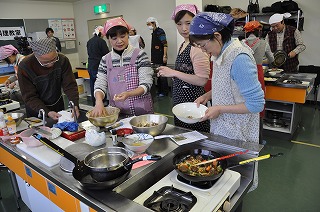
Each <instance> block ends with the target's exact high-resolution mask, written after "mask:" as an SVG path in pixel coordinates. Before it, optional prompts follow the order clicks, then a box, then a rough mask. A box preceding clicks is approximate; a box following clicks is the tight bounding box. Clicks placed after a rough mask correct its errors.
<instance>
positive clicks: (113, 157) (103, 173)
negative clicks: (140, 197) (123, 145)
mask: <svg viewBox="0 0 320 212" xmlns="http://www.w3.org/2000/svg"><path fill="white" fill-rule="evenodd" d="M33 136H34V137H35V138H36V139H38V140H39V141H41V142H42V143H44V144H45V145H46V146H48V147H49V148H51V149H53V150H54V151H55V152H57V153H58V154H60V155H62V156H63V157H65V158H67V159H69V160H70V161H71V162H73V163H74V164H75V167H74V169H73V171H72V175H73V177H74V178H75V179H76V180H78V181H79V183H80V184H81V185H83V186H86V187H92V188H97V187H99V186H100V187H104V188H106V187H112V186H115V185H116V184H120V183H121V182H123V181H124V180H125V179H126V177H127V176H128V175H129V173H130V171H131V169H132V165H133V164H134V163H136V162H138V161H142V160H160V159H161V156H158V155H148V156H145V157H140V158H137V159H134V160H132V159H131V158H130V157H129V156H128V155H126V154H122V153H113V154H112V153H110V154H105V155H106V156H107V157H104V156H105V155H103V153H105V152H103V150H104V149H98V150H95V151H93V152H91V153H89V154H88V155H87V156H86V157H85V159H84V160H83V161H80V160H78V159H77V158H76V157H75V156H73V155H71V154H70V153H68V152H67V151H65V150H64V149H62V148H61V147H59V146H58V145H56V144H55V143H53V142H52V141H50V140H49V139H47V138H45V137H42V136H41V135H40V134H37V133H35V134H33ZM108 160H109V161H110V164H112V167H111V168H110V167H104V164H102V165H101V166H99V163H101V162H103V161H104V162H105V161H108Z"/></svg>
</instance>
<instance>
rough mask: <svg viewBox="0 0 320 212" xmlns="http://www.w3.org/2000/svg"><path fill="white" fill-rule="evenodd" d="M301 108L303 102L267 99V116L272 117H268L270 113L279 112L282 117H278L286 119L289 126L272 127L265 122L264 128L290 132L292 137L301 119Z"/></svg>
mask: <svg viewBox="0 0 320 212" xmlns="http://www.w3.org/2000/svg"><path fill="white" fill-rule="evenodd" d="M301 108H302V106H301V104H298V103H294V102H282V101H273V100H266V109H265V110H266V115H265V116H266V118H270V117H268V113H272V112H278V113H280V115H279V116H280V117H278V118H279V119H281V120H282V121H284V122H285V123H286V125H287V126H285V127H270V126H268V125H266V124H263V129H264V130H267V131H271V132H272V131H273V132H280V133H285V134H289V135H290V137H292V136H293V134H294V132H295V131H296V129H297V127H298V124H299V123H300V121H301Z"/></svg>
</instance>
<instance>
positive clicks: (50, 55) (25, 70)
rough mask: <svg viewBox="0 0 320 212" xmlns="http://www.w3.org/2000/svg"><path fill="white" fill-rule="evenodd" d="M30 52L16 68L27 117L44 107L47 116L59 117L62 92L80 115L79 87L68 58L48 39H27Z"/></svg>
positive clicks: (62, 107) (62, 102) (62, 108)
mask: <svg viewBox="0 0 320 212" xmlns="http://www.w3.org/2000/svg"><path fill="white" fill-rule="evenodd" d="M30 46H31V48H32V51H33V54H30V55H28V56H26V57H25V58H24V59H23V60H22V61H21V62H20V63H19V67H18V81H19V85H20V90H21V94H22V99H23V101H24V102H25V105H26V112H27V116H28V117H30V116H35V117H36V116H37V115H38V111H39V110H40V109H44V111H45V112H46V114H47V116H49V117H50V118H52V119H53V120H58V119H59V117H60V116H61V115H60V114H59V113H57V112H59V111H61V110H64V109H65V108H64V101H63V97H62V91H61V90H63V91H64V93H65V94H66V96H67V97H68V100H70V101H73V103H74V105H75V108H76V114H77V116H79V93H78V86H77V82H76V80H75V77H74V74H73V72H72V68H71V64H70V61H69V59H68V58H67V57H66V56H65V55H63V54H61V53H58V52H57V50H56V42H55V41H54V40H53V39H51V38H44V39H39V40H36V41H32V42H30Z"/></svg>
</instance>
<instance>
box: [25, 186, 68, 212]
mask: <svg viewBox="0 0 320 212" xmlns="http://www.w3.org/2000/svg"><path fill="white" fill-rule="evenodd" d="M27 193H28V197H29V201H30V205H31V208H30V209H31V211H32V212H43V211H48V212H63V210H62V209H60V208H59V207H58V206H57V205H55V204H54V203H53V202H51V201H50V200H49V199H48V198H47V197H45V196H44V195H42V194H41V193H40V192H39V191H37V189H35V188H34V187H33V186H31V185H30V186H28V187H27Z"/></svg>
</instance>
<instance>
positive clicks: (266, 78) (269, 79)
mask: <svg viewBox="0 0 320 212" xmlns="http://www.w3.org/2000/svg"><path fill="white" fill-rule="evenodd" d="M276 80H277V78H273V77H265V78H264V81H272V82H274V81H276Z"/></svg>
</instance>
